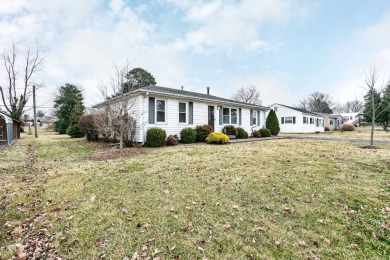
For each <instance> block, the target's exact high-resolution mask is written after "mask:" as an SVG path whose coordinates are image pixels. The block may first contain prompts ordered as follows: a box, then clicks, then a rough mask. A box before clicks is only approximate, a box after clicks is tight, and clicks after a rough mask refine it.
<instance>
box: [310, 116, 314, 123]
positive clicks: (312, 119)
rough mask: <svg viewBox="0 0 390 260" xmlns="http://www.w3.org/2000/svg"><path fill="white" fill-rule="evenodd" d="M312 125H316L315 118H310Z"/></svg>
mask: <svg viewBox="0 0 390 260" xmlns="http://www.w3.org/2000/svg"><path fill="white" fill-rule="evenodd" d="M310 124H311V125H314V118H312V117H310Z"/></svg>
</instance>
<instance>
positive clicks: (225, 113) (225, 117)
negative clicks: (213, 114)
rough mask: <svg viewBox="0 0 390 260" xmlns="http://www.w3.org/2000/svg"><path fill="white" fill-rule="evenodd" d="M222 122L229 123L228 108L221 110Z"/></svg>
mask: <svg viewBox="0 0 390 260" xmlns="http://www.w3.org/2000/svg"><path fill="white" fill-rule="evenodd" d="M222 122H223V123H224V124H229V123H230V109H229V108H225V107H224V108H223V110H222Z"/></svg>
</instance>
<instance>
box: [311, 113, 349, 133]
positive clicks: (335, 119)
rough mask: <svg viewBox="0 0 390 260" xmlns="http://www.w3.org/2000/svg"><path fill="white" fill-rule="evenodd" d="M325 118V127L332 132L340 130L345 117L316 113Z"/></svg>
mask: <svg viewBox="0 0 390 260" xmlns="http://www.w3.org/2000/svg"><path fill="white" fill-rule="evenodd" d="M316 114H319V115H322V116H324V118H325V122H324V124H325V126H328V127H329V129H330V130H339V129H340V128H341V125H342V124H343V117H342V116H341V115H337V114H324V113H316Z"/></svg>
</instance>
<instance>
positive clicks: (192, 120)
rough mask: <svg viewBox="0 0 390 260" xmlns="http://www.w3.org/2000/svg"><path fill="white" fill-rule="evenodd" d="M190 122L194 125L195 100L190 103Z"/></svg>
mask: <svg viewBox="0 0 390 260" xmlns="http://www.w3.org/2000/svg"><path fill="white" fill-rule="evenodd" d="M188 110H189V111H188V114H189V115H188V124H190V125H192V124H193V123H194V102H189V103H188Z"/></svg>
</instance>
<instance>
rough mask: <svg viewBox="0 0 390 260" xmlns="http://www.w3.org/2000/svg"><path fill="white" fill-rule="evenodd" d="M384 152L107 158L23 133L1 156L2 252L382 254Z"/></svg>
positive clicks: (248, 147)
mask: <svg viewBox="0 0 390 260" xmlns="http://www.w3.org/2000/svg"><path fill="white" fill-rule="evenodd" d="M381 147H382V149H377V150H367V149H360V148H359V144H350V143H333V142H316V141H305V140H273V141H266V142H252V143H240V144H231V145H226V146H212V145H204V144H199V145H179V146H175V147H165V148H159V149H145V152H142V153H136V154H137V155H136V156H131V157H118V158H117V159H107V160H105V159H104V156H103V157H102V156H99V157H96V156H95V155H96V154H100V155H101V154H102V151H103V152H106V153H109V154H111V156H110V155H108V154H107V158H115V156H112V155H113V154H117V151H116V150H115V149H105V150H102V149H101V148H100V147H98V146H96V145H94V144H88V143H85V142H84V141H83V140H81V139H68V138H67V137H64V136H59V135H55V134H53V133H49V132H44V133H41V136H40V138H39V139H37V140H35V139H33V138H30V137H27V136H24V137H23V139H22V140H19V141H18V142H17V143H16V144H15V145H14V146H12V147H11V148H9V149H4V150H0V158H1V166H0V172H1V173H0V177H1V186H0V189H1V193H2V194H4V195H3V196H2V198H1V209H2V211H1V215H0V234H1V235H0V255H1V256H2V257H3V258H4V259H7V258H10V257H12V255H13V254H16V255H19V257H23V256H24V255H23V254H26V256H27V257H29V256H30V257H31V256H32V255H33V254H34V253H33V252H34V250H35V251H36V250H37V248H38V249H39V250H38V253H36V252H35V254H36V255H38V254H40V256H41V257H42V254H43V256H45V257H48V256H52V255H55V256H62V257H65V258H77V259H91V258H99V257H100V258H103V257H106V258H113V259H123V258H124V257H128V258H132V257H133V258H138V259H143V258H146V257H154V258H160V259H189V258H191V259H193V258H198V259H199V258H203V257H207V258H209V259H215V258H219V259H245V258H256V259H259V258H266V259H269V258H305V257H309V258H315V257H319V258H325V259H329V258H348V259H350V258H371V259H383V258H386V257H388V256H389V255H390V246H389V242H390V241H389V234H390V232H389V228H390V222H389V214H390V208H389V207H390V205H389V202H390V199H389V192H390V180H389V174H390V160H389V158H390V146H388V145H387V146H386V145H382V146H381ZM133 149H136V148H133ZM127 150H130V149H127ZM141 150H142V149H141ZM96 158H99V160H96ZM34 241H35V242H34ZM29 254H30V255H29Z"/></svg>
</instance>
